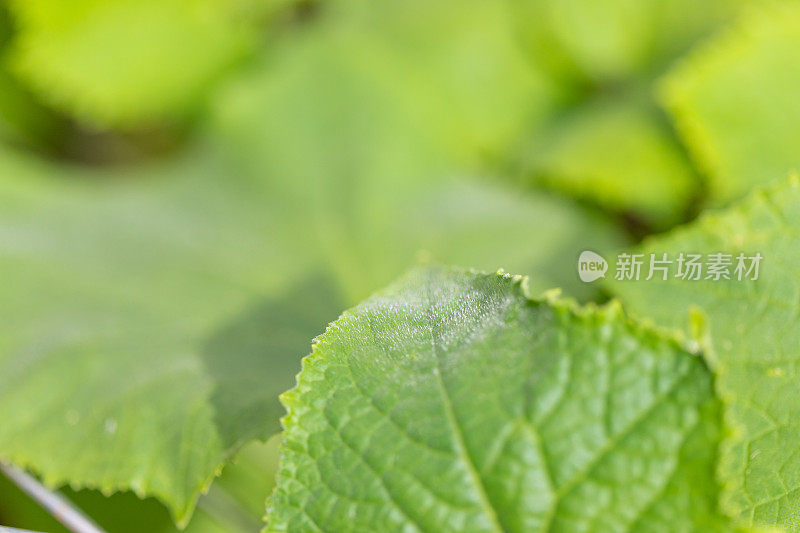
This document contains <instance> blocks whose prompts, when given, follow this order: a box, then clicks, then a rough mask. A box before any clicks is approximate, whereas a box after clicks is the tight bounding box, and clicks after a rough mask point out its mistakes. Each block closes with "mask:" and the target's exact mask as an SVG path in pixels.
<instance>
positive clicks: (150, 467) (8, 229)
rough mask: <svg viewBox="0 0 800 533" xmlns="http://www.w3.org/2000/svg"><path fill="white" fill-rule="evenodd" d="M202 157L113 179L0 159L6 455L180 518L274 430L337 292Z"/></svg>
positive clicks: (271, 212)
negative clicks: (285, 394) (155, 502)
mask: <svg viewBox="0 0 800 533" xmlns="http://www.w3.org/2000/svg"><path fill="white" fill-rule="evenodd" d="M208 154H209V150H207V149H206V150H205V154H202V153H201V151H200V150H198V152H196V153H190V154H186V156H185V159H183V160H181V161H176V162H172V163H164V164H160V165H155V166H150V167H145V168H138V169H132V170H130V171H128V172H117V173H114V174H111V175H108V174H107V173H106V172H104V171H94V172H90V171H88V170H85V169H83V170H80V171H79V170H78V169H67V168H64V167H60V166H57V165H52V164H48V163H42V162H38V161H35V160H32V159H30V158H27V157H22V156H19V155H15V154H13V153H11V152H9V151H7V150H4V151H3V152H2V154H0V155H1V156H2V161H3V163H2V172H0V189H1V190H2V191H3V194H2V195H1V196H0V278H1V279H3V280H6V282H4V283H3V284H2V286H0V419H2V421H3V422H2V424H0V460H3V461H9V462H12V463H15V464H17V465H20V466H24V467H29V468H31V469H32V470H34V471H35V472H37V473H39V474H41V475H42V477H43V478H44V480H45V481H46V482H47V483H48V484H51V485H53V484H58V485H60V484H64V483H69V484H71V485H72V486H74V487H89V488H98V489H101V490H102V491H104V492H111V491H114V490H125V489H132V490H133V491H134V492H136V493H137V494H138V495H141V496H145V495H146V496H155V497H157V498H159V499H161V500H162V501H164V502H165V503H166V504H168V506H169V507H170V509H171V510H172V511H173V513H174V515H175V517H176V519H177V520H178V521H179V522H181V523H185V522H186V521H187V520H188V517H189V516H190V514H191V510H192V508H193V507H194V504H195V501H196V499H197V497H198V495H199V493H200V492H201V490H203V489H205V488H206V487H207V486H208V484H209V482H210V481H211V479H212V478H213V477H214V476H215V474H216V473H218V471H219V469H220V468H221V465H222V464H223V462H224V461H225V460H226V459H227V458H229V457H230V456H231V454H232V453H234V452H235V450H236V449H238V447H239V446H240V445H241V444H242V443H243V442H245V441H247V440H250V439H252V438H256V437H258V438H262V439H263V438H266V437H267V436H269V435H270V434H271V433H272V432H274V431H275V430H277V429H278V424H277V418H278V416H279V413H280V405H279V403H278V401H277V395H278V393H279V392H281V391H283V390H285V389H286V388H288V387H289V386H290V385H291V383H292V382H293V376H294V374H295V373H296V372H297V370H298V368H299V357H300V356H301V355H303V354H304V353H306V352H307V342H308V338H309V337H310V336H312V335H314V334H315V332H317V333H318V332H319V331H322V330H323V329H324V325H325V324H326V323H327V322H328V321H329V320H331V319H332V318H334V317H335V314H336V310H337V309H340V308H341V305H342V304H341V300H340V299H339V298H340V297H339V296H338V294H337V293H336V290H335V288H331V287H332V284H331V282H330V281H327V278H326V279H322V280H319V281H318V279H319V278H318V277H317V276H316V275H314V272H315V269H316V268H317V267H316V266H313V267H312V266H311V265H312V264H315V263H314V262H315V261H316V259H315V258H314V257H313V255H309V250H313V247H309V246H307V242H304V241H303V240H302V239H298V238H297V236H296V235H289V234H287V232H286V231H285V226H283V225H281V224H282V223H281V222H280V218H279V217H280V210H279V209H278V208H277V207H276V208H271V207H270V204H269V203H268V202H267V200H266V198H265V197H264V195H263V194H255V191H258V190H259V189H257V188H256V187H257V184H255V183H253V182H248V181H247V180H245V179H243V178H241V177H237V176H235V175H231V174H229V173H227V172H226V170H225V168H224V167H221V166H220V165H219V164H218V163H217V161H216V160H214V158H213V157H211V156H210V155H208ZM223 176H224V179H223ZM291 240H295V241H296V242H295V243H294V244H292V243H291V242H288V241H291ZM12 280H13V282H12ZM295 284H297V285H298V286H300V287H301V290H295V289H294V288H293V285H295ZM287 291H288V293H287ZM285 293H286V294H285ZM284 294H285V295H284ZM303 298H307V299H305V300H304V299H303ZM326 306H327V307H326Z"/></svg>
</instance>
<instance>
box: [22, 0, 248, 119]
mask: <svg viewBox="0 0 800 533" xmlns="http://www.w3.org/2000/svg"><path fill="white" fill-rule="evenodd" d="M244 5H245V2H244V1H238V0H237V1H232V0H113V1H106V0H79V1H71V2H62V1H56V0H13V1H11V2H10V4H9V6H10V9H11V12H12V14H13V15H14V17H15V23H16V29H17V34H16V36H15V37H14V39H15V40H14V43H13V50H12V52H11V54H12V58H11V61H13V63H14V66H15V70H16V72H18V73H19V74H20V76H21V77H23V78H24V79H25V80H26V81H28V82H29V83H30V85H31V87H33V88H34V89H35V90H36V91H37V92H38V93H39V94H40V95H41V96H42V98H43V99H45V100H47V101H49V102H50V103H52V104H55V105H57V106H58V107H60V108H62V109H65V110H66V111H67V112H70V113H73V114H75V115H77V116H78V117H79V118H81V119H84V120H87V121H90V122H92V123H99V124H100V125H103V126H107V125H123V126H135V125H141V124H143V123H144V124H146V123H148V122H153V121H157V120H163V119H175V118H181V117H183V116H184V115H185V114H186V113H187V112H189V111H191V110H192V109H194V108H196V107H197V105H198V103H199V101H200V98H201V96H203V94H204V92H205V91H206V90H207V88H208V85H209V84H210V83H211V82H212V81H213V80H214V79H215V78H216V77H217V76H218V75H219V74H220V73H221V72H222V71H223V70H224V69H225V68H226V67H228V66H230V65H231V64H232V62H233V61H235V60H236V59H237V58H238V57H241V55H242V53H243V52H245V51H246V50H247V49H248V48H249V47H250V46H251V45H253V44H254V43H255V32H254V30H255V28H254V27H253V25H252V24H250V23H245V22H243V20H244V15H245V13H246V12H245V11H244Z"/></svg>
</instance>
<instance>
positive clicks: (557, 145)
mask: <svg viewBox="0 0 800 533" xmlns="http://www.w3.org/2000/svg"><path fill="white" fill-rule="evenodd" d="M640 100H641V99H640V98H637V96H636V95H635V94H633V95H628V97H627V98H625V99H624V100H621V99H620V100H611V99H607V98H606V99H600V100H598V101H594V102H590V103H588V104H585V105H583V106H579V107H577V108H575V109H574V110H573V111H572V112H571V113H570V114H569V115H567V116H566V117H565V118H563V119H562V120H560V121H559V122H558V123H556V124H554V126H553V127H552V128H546V129H545V130H543V131H542V132H541V133H540V134H539V135H538V136H537V137H536V139H535V142H533V143H531V147H530V150H531V152H532V153H531V154H530V155H529V156H528V158H529V159H530V161H529V162H528V163H527V166H528V168H529V171H530V172H532V173H533V175H534V179H535V180H536V181H537V182H538V183H541V184H543V185H546V186H548V187H552V188H554V189H557V190H559V191H562V192H564V193H565V194H568V195H570V196H573V197H576V198H583V199H588V200H590V201H593V202H596V203H598V204H599V205H602V206H603V207H605V208H607V209H610V210H612V211H617V212H626V213H629V214H635V215H638V216H639V217H641V218H642V219H644V220H647V221H648V222H650V223H652V224H655V225H656V226H659V227H664V226H669V225H670V224H674V223H676V222H678V221H679V220H680V219H681V217H682V216H683V215H684V213H685V211H686V210H687V208H688V206H689V203H690V200H691V198H692V196H693V194H695V192H696V190H697V188H698V181H697V177H696V176H695V174H694V171H693V169H692V168H691V165H690V164H689V162H688V161H687V159H686V156H685V155H684V154H683V153H682V152H681V149H680V147H679V146H678V145H677V143H676V142H675V141H674V140H673V139H672V137H671V136H670V134H669V132H668V131H667V129H666V128H665V127H664V122H663V119H662V118H661V116H660V115H659V113H658V110H656V109H655V108H654V107H652V106H651V105H649V104H648V103H647V102H643V101H640Z"/></svg>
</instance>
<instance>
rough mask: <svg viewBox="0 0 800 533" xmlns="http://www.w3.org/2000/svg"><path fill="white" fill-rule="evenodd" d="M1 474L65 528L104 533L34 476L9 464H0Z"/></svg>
mask: <svg viewBox="0 0 800 533" xmlns="http://www.w3.org/2000/svg"><path fill="white" fill-rule="evenodd" d="M0 472H2V473H3V474H5V475H6V477H7V478H8V479H10V480H11V481H12V482H13V483H14V484H16V485H17V486H18V487H19V488H20V489H21V490H22V491H23V492H25V493H26V494H27V495H28V496H30V497H31V498H32V499H33V500H34V501H36V502H37V503H38V504H39V505H41V506H42V508H44V509H45V510H46V511H47V512H48V513H50V514H51V515H52V516H53V518H55V519H56V520H58V521H59V522H61V523H62V524H63V525H64V527H66V528H67V529H69V530H70V531H74V532H75V533H104V532H103V530H102V529H100V527H99V526H98V525H97V524H95V523H94V522H93V521H92V520H91V519H90V518H89V517H87V516H86V515H85V514H83V512H82V511H81V510H80V509H78V508H77V507H75V506H74V505H73V504H72V503H71V502H70V501H69V500H67V499H66V498H65V497H64V496H63V495H61V494H59V493H58V492H56V491H53V490H50V489H48V488H47V487H45V486H44V485H42V484H41V483H39V481H37V480H36V479H35V478H34V477H33V476H30V475H28V474H26V473H25V472H23V471H22V470H20V469H18V468H16V467H14V466H11V465H9V464H4V463H0Z"/></svg>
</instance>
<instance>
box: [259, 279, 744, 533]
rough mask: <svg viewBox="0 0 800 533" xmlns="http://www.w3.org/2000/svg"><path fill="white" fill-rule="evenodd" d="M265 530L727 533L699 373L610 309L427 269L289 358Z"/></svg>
mask: <svg viewBox="0 0 800 533" xmlns="http://www.w3.org/2000/svg"><path fill="white" fill-rule="evenodd" d="M281 399H282V401H283V403H284V404H285V405H286V408H287V415H286V417H285V418H284V424H285V426H286V432H285V436H284V444H283V446H282V448H281V464H280V469H279V472H278V484H277V488H276V491H275V493H274V494H273V496H272V497H271V499H270V505H269V509H268V510H269V513H268V516H267V520H268V526H267V530H268V531H311V530H321V529H325V530H332V531H345V530H358V531H475V532H483V531H487V532H488V531H520V532H521V531H709V532H710V531H719V532H722V531H732V530H733V529H732V528H731V527H730V524H729V523H728V521H727V519H725V518H724V517H722V516H721V514H720V513H719V511H718V509H717V494H718V487H717V486H716V483H715V482H714V476H713V470H714V465H715V455H716V454H715V445H716V442H717V438H718V431H719V414H720V413H719V405H718V401H717V399H716V398H714V396H713V392H712V382H711V376H710V375H709V373H708V370H707V369H706V367H705V366H704V365H703V363H702V361H701V360H700V359H699V358H697V357H695V356H693V355H691V354H689V353H686V352H685V351H684V350H682V349H681V348H680V346H679V345H678V344H677V343H676V342H674V341H671V340H669V339H666V338H664V337H662V336H660V335H659V334H657V333H655V332H653V331H651V330H649V329H647V328H644V327H642V326H640V325H638V324H636V323H632V322H631V321H630V320H629V319H628V318H627V317H625V316H624V315H622V313H621V311H620V309H619V306H618V305H613V306H610V307H606V308H601V309H597V308H594V307H592V308H588V309H575V308H574V307H573V306H570V305H567V304H564V303H563V302H552V301H539V300H532V299H530V298H529V295H528V293H527V292H526V290H525V288H524V284H523V282H522V281H521V280H520V278H517V277H512V276H507V275H506V276H503V275H497V274H477V273H474V272H467V271H461V270H456V269H449V268H444V267H430V268H425V269H419V270H415V271H413V272H412V273H411V274H409V275H407V276H405V277H404V278H403V279H401V280H400V281H399V282H397V283H395V284H393V285H392V286H390V287H389V288H388V289H386V290H384V291H381V292H380V293H378V294H376V295H375V296H373V297H371V298H370V299H368V300H367V301H365V302H364V303H362V304H360V305H358V306H357V307H355V308H353V309H351V310H349V311H346V312H345V313H344V314H342V316H341V317H340V318H339V319H338V320H337V321H336V322H334V323H333V324H331V326H330V327H329V328H328V330H327V331H326V332H325V334H324V335H321V336H320V337H318V338H317V339H316V341H315V344H314V351H313V352H312V354H311V355H310V356H308V357H307V358H306V359H305V360H304V361H303V371H302V372H301V373H300V375H299V377H298V384H297V387H296V388H295V389H293V390H291V391H289V392H287V393H285V394H284V395H282V397H281Z"/></svg>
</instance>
